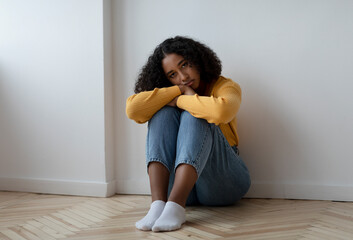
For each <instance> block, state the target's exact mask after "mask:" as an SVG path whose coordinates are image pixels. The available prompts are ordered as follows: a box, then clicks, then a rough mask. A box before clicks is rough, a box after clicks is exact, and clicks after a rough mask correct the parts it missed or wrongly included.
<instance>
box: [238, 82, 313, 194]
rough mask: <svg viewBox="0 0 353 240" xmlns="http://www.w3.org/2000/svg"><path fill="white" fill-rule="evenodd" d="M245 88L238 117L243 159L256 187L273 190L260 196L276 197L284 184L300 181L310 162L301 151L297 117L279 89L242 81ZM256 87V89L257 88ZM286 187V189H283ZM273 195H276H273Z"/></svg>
mask: <svg viewBox="0 0 353 240" xmlns="http://www.w3.org/2000/svg"><path fill="white" fill-rule="evenodd" d="M240 79H241V80H242V81H241V82H242V83H243V84H241V85H242V90H243V99H242V106H241V110H240V112H239V114H238V129H239V130H238V131H239V138H240V144H239V149H240V152H241V157H242V158H243V160H244V161H245V163H246V164H247V166H248V168H249V171H250V174H251V178H252V182H253V184H254V185H255V184H269V185H272V186H273V189H267V190H268V191H270V192H266V193H262V194H265V196H264V195H261V196H258V195H257V194H258V193H256V192H252V191H251V190H250V192H251V197H271V196H272V197H273V194H274V193H275V192H276V193H277V194H278V191H280V192H282V193H284V191H285V189H275V188H276V186H279V185H281V184H286V183H290V182H291V180H293V179H298V177H297V174H298V171H301V172H302V171H306V169H305V168H304V169H303V166H305V165H306V164H307V163H308V162H307V160H306V159H305V158H304V156H303V154H302V152H301V151H300V149H301V148H302V146H301V142H300V136H299V135H300V134H299V133H298V130H299V129H298V128H299V126H298V125H295V124H296V122H295V116H294V115H293V114H291V110H290V109H288V106H285V104H286V103H285V101H283V99H281V98H280V97H279V94H276V91H275V90H274V89H275V88H273V87H271V86H270V85H269V84H267V85H266V83H265V82H263V84H261V85H259V83H261V82H262V81H261V80H259V79H255V78H251V77H243V78H240ZM255 83H256V85H255ZM282 186H283V185H282ZM272 191H273V192H272ZM252 195H255V196H252Z"/></svg>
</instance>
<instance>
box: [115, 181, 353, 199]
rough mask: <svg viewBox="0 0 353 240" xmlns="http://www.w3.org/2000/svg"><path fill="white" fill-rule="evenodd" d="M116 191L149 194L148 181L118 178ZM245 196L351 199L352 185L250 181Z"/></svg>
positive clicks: (352, 193) (352, 196)
mask: <svg viewBox="0 0 353 240" xmlns="http://www.w3.org/2000/svg"><path fill="white" fill-rule="evenodd" d="M116 192H117V193H121V194H150V190H149V182H148V181H145V180H118V181H117V183H116ZM245 197H246V198H283V199H306V200H332V201H353V186H341V185H312V184H277V183H259V182H255V183H252V185H251V188H250V190H249V192H248V193H247V194H246V195H245Z"/></svg>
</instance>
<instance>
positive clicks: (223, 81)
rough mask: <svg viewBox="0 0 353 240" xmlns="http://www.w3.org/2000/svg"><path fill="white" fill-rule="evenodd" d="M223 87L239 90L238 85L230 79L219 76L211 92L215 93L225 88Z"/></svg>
mask: <svg viewBox="0 0 353 240" xmlns="http://www.w3.org/2000/svg"><path fill="white" fill-rule="evenodd" d="M225 87H233V88H237V89H240V85H239V84H238V83H236V82H234V81H233V80H232V79H230V78H227V77H224V76H220V77H219V78H218V79H217V80H216V82H215V84H214V86H213V91H217V90H219V89H222V88H225Z"/></svg>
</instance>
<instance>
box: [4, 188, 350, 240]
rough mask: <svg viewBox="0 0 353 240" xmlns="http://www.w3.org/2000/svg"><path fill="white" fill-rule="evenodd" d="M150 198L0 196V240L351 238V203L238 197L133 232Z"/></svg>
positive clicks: (188, 208) (301, 239)
mask: <svg viewBox="0 0 353 240" xmlns="http://www.w3.org/2000/svg"><path fill="white" fill-rule="evenodd" d="M149 206H150V197H149V196H141V195H115V196H113V197H110V198H94V197H76V196H61V195H47V194H35V193H19V192H0V240H9V239H10V240H13V239H19V240H23V239H26V240H27V239H30V240H31V239H33V240H38V239H45V240H55V239H71V240H80V239H82V240H97V239H104V240H109V239H114V240H115V239H149V240H154V239H166V240H174V239H206V240H207V239H209V240H211V239H249V240H250V239H254V240H255V239H261V240H263V239H271V240H275V239H285V240H288V239H296V240H310V239H313V240H315V239H321V240H322V239H330V240H331V239H347V240H348V239H353V230H352V229H353V203H352V202H331V201H304V200H284V199H242V200H241V201H240V202H238V203H237V204H235V205H234V206H229V207H204V206H193V207H187V208H186V219H187V222H186V223H185V224H184V225H183V227H182V228H181V229H180V230H177V231H173V232H167V233H154V232H144V231H139V230H137V229H136V228H135V222H136V221H137V220H139V219H141V218H142V217H143V216H144V215H145V214H146V212H147V211H148V208H149Z"/></svg>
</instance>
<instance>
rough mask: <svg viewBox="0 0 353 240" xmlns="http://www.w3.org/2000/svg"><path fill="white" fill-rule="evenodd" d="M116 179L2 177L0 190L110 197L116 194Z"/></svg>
mask: <svg viewBox="0 0 353 240" xmlns="http://www.w3.org/2000/svg"><path fill="white" fill-rule="evenodd" d="M115 189H116V187H115V181H111V182H89V181H67V180H53V179H33V178H0V190H2V191H17V192H34V193H48V194H63V195H78V196H91V197H109V196H112V195H114V194H115Z"/></svg>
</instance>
